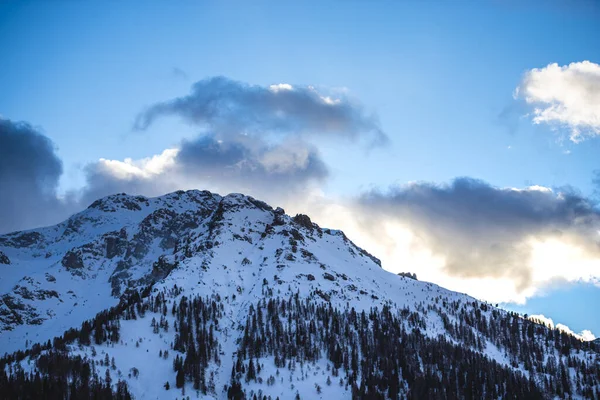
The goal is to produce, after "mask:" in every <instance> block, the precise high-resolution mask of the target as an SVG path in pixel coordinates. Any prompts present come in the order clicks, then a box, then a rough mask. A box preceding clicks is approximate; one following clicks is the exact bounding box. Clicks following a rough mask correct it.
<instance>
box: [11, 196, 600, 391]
mask: <svg viewBox="0 0 600 400" xmlns="http://www.w3.org/2000/svg"><path fill="white" fill-rule="evenodd" d="M407 267H408V266H407ZM407 269H409V268H407ZM0 271H1V272H0V296H1V297H0V335H1V336H0V354H2V353H4V352H12V351H16V350H24V349H26V348H30V347H31V345H32V344H33V343H45V342H47V341H48V340H50V339H52V338H54V337H55V336H59V335H62V333H63V332H64V331H65V330H67V329H69V328H78V327H80V326H81V324H82V323H83V322H84V321H86V320H90V319H92V318H93V317H94V316H95V315H96V314H97V313H99V312H101V311H103V310H106V309H109V308H110V307H113V306H116V305H117V304H119V301H120V299H122V298H126V294H127V293H131V290H132V289H142V288H151V289H152V291H151V293H152V296H153V297H152V298H154V296H159V297H160V296H162V297H160V298H164V301H165V304H168V307H169V311H170V307H174V305H175V304H180V302H181V301H182V299H183V298H184V297H185V298H186V299H193V298H198V299H205V301H207V302H210V301H213V302H214V304H215V305H214V306H213V308H215V307H216V308H218V309H219V313H218V314H219V315H218V317H216V316H215V317H214V320H212V321H211V322H210V323H208V322H207V324H208V325H205V326H204V327H205V328H206V329H208V327H209V326H210V329H211V335H212V336H211V337H212V338H213V339H214V340H215V343H217V344H218V349H219V351H218V354H217V355H215V356H214V357H215V361H214V362H211V363H209V364H208V366H207V367H206V375H207V376H210V378H207V379H206V380H207V381H208V382H210V385H209V386H210V387H209V389H210V390H208V391H207V390H201V391H196V390H194V388H193V384H192V383H190V382H187V383H185V385H184V387H183V391H184V392H185V391H186V389H187V393H188V395H190V394H193V395H192V396H191V397H193V398H195V397H196V396H200V397H204V396H206V397H207V398H213V397H216V398H226V397H227V390H226V388H227V387H228V386H229V385H231V383H232V372H231V371H232V367H234V365H235V364H236V362H237V361H236V360H238V359H239V354H238V352H239V351H240V345H241V343H243V341H244V340H245V339H244V338H246V339H247V336H248V334H247V331H248V328H247V327H245V325H246V324H247V320H248V318H249V315H250V316H251V315H253V313H254V312H256V310H257V309H261V301H265V299H288V298H290V296H296V297H297V298H300V299H310V301H311V304H324V305H327V306H328V307H329V306H331V308H332V309H335V310H340V311H343V310H346V311H347V312H350V311H351V310H352V309H353V310H354V311H356V312H358V313H360V312H362V311H365V312H367V313H369V312H370V311H371V310H373V309H375V308H377V310H383V309H391V310H394V313H398V315H400V316H402V315H403V316H404V317H405V319H406V321H404V322H401V323H402V324H404V325H405V327H406V329H407V330H414V329H417V330H418V333H419V335H420V334H423V335H424V337H425V338H431V339H436V338H438V337H439V336H440V335H442V336H444V337H445V339H444V340H447V341H448V342H449V343H450V344H452V345H457V346H459V345H460V346H467V347H469V348H471V349H472V350H474V351H476V352H477V353H479V354H482V355H483V356H485V357H487V358H488V359H490V360H493V361H494V362H497V363H498V364H499V365H501V366H504V367H505V368H507V369H510V370H514V371H518V372H519V373H522V374H523V376H524V377H525V378H526V379H532V380H535V379H534V378H535V377H536V376H537V375H535V374H534V372H533V371H534V370H533V369H532V368H531V367H530V366H529V365H527V362H526V359H525V358H522V357H521V358H519V357H518V356H517V355H516V354H514V348H515V347H514V346H513V345H510V344H506V345H505V344H503V342H502V341H501V340H500V339H498V337H499V335H496V336H494V335H493V334H488V332H487V325H488V324H490V326H491V324H492V321H495V320H498V319H506V320H507V321H509V320H510V318H511V317H510V316H509V315H508V314H507V313H506V312H504V311H501V310H497V309H495V308H494V307H491V306H489V305H487V304H483V303H480V302H477V301H475V300H474V299H472V298H470V297H469V296H467V295H464V294H460V293H455V292H451V291H448V290H445V289H443V288H441V287H439V286H437V285H434V284H431V283H426V282H420V281H417V280H415V279H410V278H407V277H401V276H397V275H394V274H391V273H389V272H387V271H385V270H384V269H382V268H381V265H380V262H379V260H378V259H377V258H375V257H374V256H372V255H370V254H369V253H368V252H366V251H365V250H362V249H360V248H358V247H357V246H355V245H354V244H353V243H352V242H351V241H350V240H349V239H348V238H347V237H346V236H345V235H344V233H343V232H341V231H337V230H332V229H324V228H321V227H319V226H318V225H316V224H314V223H313V222H312V221H311V220H310V218H309V217H307V216H304V215H297V216H295V217H290V216H288V215H286V214H285V213H284V211H283V210H282V209H280V208H277V209H273V208H272V207H270V206H269V205H267V204H265V203H263V202H261V201H258V200H255V199H253V198H251V197H248V196H244V195H241V194H230V195H228V196H224V197H222V196H219V195H217V194H213V193H210V192H206V191H187V192H183V191H179V192H175V193H171V194H168V195H165V196H162V197H157V198H146V197H142V196H128V195H125V194H119V195H114V196H109V197H106V198H103V199H101V200H98V201H96V202H95V203H94V204H92V205H91V206H90V207H89V208H88V209H86V210H85V211H83V212H81V213H79V214H76V215H74V216H72V217H71V218H69V219H68V220H67V221H65V222H63V223H61V224H59V225H56V226H53V227H48V228H43V229H37V230H32V231H26V232H17V233H13V234H9V235H4V236H0ZM157 301H158V300H157ZM165 310H166V309H165ZM265 310H266V308H265ZM354 311H352V312H354ZM265 312H266V311H265ZM303 312H305V313H306V311H303ZM412 313H414V314H412ZM134 314H135V312H134ZM138 314H140V315H137V316H136V318H135V319H133V318H123V320H121V322H120V332H121V333H120V338H119V340H118V341H110V340H108V341H103V342H102V343H101V344H98V345H96V346H91V345H87V344H85V343H83V344H82V343H80V344H79V345H76V344H73V345H72V346H71V347H70V352H71V354H73V355H77V354H79V355H82V356H84V357H87V358H88V359H91V360H93V361H94V362H95V363H96V365H98V363H101V364H100V365H103V361H102V360H104V359H105V358H106V357H107V356H109V358H111V359H112V358H114V368H113V367H111V368H112V370H113V371H114V372H113V375H114V374H118V376H119V379H121V380H123V381H124V382H127V386H128V388H129V390H130V392H131V393H132V394H133V395H134V396H135V397H137V398H161V399H162V398H177V397H180V396H181V389H178V390H165V389H164V384H165V383H166V382H170V384H171V386H172V387H173V388H174V387H175V381H176V373H175V372H174V368H173V363H174V360H175V357H176V355H177V354H178V351H176V350H173V343H176V342H177V340H178V339H177V335H180V334H181V332H180V331H176V330H175V329H164V324H166V325H167V326H170V327H174V326H177V325H178V324H177V318H178V317H177V316H176V315H175V313H174V312H173V313H171V312H168V313H161V312H160V310H151V309H150V310H148V311H143V312H141V313H140V312H138ZM411 315H412V317H411ZM409 317H410V318H409ZM399 318H400V319H401V320H402V318H401V317H399ZM153 319H154V321H161V324H160V326H161V327H160V329H158V328H157V327H156V326H157V324H158V322H156V323H154V322H152V323H151V321H152V320H153ZM513 319H514V318H513ZM465 320H466V321H467V323H466V325H467V326H466V328H465V327H463V326H462V325H464V324H465ZM482 320H485V322H483V324H484V325H485V332H484V328H483V327H482V324H481V323H480V321H482ZM514 320H515V321H517V326H516V328H515V329H516V330H517V331H516V335H517V339H515V340H518V341H521V340H524V339H521V330H523V331H525V329H526V327H528V326H529V325H525V324H526V323H529V324H531V323H530V322H527V321H524V320H522V319H520V318H518V319H514ZM163 321H164V322H163ZM519 321H520V322H519ZM519 324H523V325H522V327H521V325H519ZM179 325H181V324H179ZM459 326H460V327H459ZM499 326H500V325H499ZM179 329H181V326H180V327H179ZM198 329H199V328H198ZM289 329H297V328H292V327H291V325H290V328H289ZM540 329H541V328H540ZM544 329H545V328H544ZM537 334H538V332H537V331H536V332H534V334H533V335H534V336H535V335H537ZM196 335H199V333H197V334H196ZM523 335H524V336H523V337H525V333H524V334H523ZM197 337H198V336H197ZM532 337H533V336H532ZM467 342H468V343H467ZM175 347H176V348H177V346H176V345H175ZM546 348H547V349H548V350H547V352H546V353H545V354H543V357H545V358H547V357H550V356H553V357H558V360H559V361H560V360H561V358H560V357H561V354H559V350H558V349H556V348H554V347H552V344H550V345H548V344H547V347H546ZM586 349H587V347H586ZM159 353H160V354H161V357H158V354H159ZM165 353H166V354H165ZM179 353H181V351H179ZM163 354H164V355H163ZM567 355H571V354H563V356H567ZM571 356H572V357H575V358H577V359H578V360H583V361H584V362H585V363H588V364H589V363H592V364H594V363H596V364H595V365H596V367H597V362H598V356H597V353H593V354H592V355H590V354H588V353H585V352H584V353H580V352H579V350H577V352H576V353H575V351H574V352H573V354H572V355H571ZM269 357H271V356H267V355H265V357H264V358H261V361H260V363H261V365H262V368H263V371H262V375H263V376H264V382H262V380H263V379H262V378H261V380H260V381H259V380H249V381H248V382H245V384H244V390H245V391H246V393H247V394H250V393H251V392H252V393H258V391H259V390H260V391H261V394H264V395H265V396H266V395H269V396H271V397H272V398H273V399H275V398H276V397H279V398H281V399H283V398H293V397H294V396H295V395H296V393H298V395H300V396H301V397H302V398H326V397H327V398H349V397H351V390H352V388H351V387H349V385H348V380H346V383H344V382H343V379H342V382H341V383H340V384H337V381H336V382H335V383H334V384H333V385H330V384H329V383H331V379H332V377H331V376H330V372H329V371H330V369H331V365H330V364H331V363H330V362H329V361H328V359H327V357H324V356H323V357H320V358H319V359H318V360H313V362H311V363H308V364H302V366H298V367H297V369H298V370H296V367H294V368H291V365H290V368H283V369H281V368H276V367H275V366H274V359H273V358H272V357H271V358H269ZM594 357H595V358H594ZM27 360H28V359H26V360H23V361H22V362H21V366H23V368H24V369H25V370H27V369H28V368H29V369H30V370H32V368H34V367H33V365H34V364H35V359H29V361H27ZM251 360H252V358H251V357H250V358H249V359H244V360H243V363H245V364H244V369H246V368H248V365H249V362H250V361H251ZM524 360H525V361H524ZM111 361H112V360H111ZM543 362H544V363H545V362H546V360H544V361H543ZM111 363H112V362H111ZM106 367H108V365H107V366H106ZM300 369H301V370H300ZM132 371H138V372H139V373H132ZM203 373H204V372H203ZM536 373H537V372H536ZM540 374H542V373H541V372H540ZM578 374H579V370H578V369H577V367H576V366H573V367H572V369H570V370H569V375H572V376H573V379H576V376H577V375H578ZM542 375H543V374H542ZM300 376H302V379H299V377H300ZM271 377H272V378H273V379H272V380H270V381H269V382H268V383H267V382H266V381H267V379H268V378H271ZM336 379H339V378H336ZM542 379H543V376H542ZM115 381H116V379H113V385H114V384H115V383H116V382H115ZM327 381H329V383H328V382H327ZM317 386H318V389H316V388H317ZM350 386H351V385H350ZM592 387H594V386H592ZM204 392H206V393H207V394H204ZM404 393H408V387H407V388H406V391H405V392H404Z"/></svg>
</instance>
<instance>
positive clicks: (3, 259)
mask: <svg viewBox="0 0 600 400" xmlns="http://www.w3.org/2000/svg"><path fill="white" fill-rule="evenodd" d="M0 264H7V265H8V264H10V259H9V258H8V256H7V255H6V254H4V253H3V252H1V251H0Z"/></svg>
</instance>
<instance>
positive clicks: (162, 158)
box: [98, 149, 179, 180]
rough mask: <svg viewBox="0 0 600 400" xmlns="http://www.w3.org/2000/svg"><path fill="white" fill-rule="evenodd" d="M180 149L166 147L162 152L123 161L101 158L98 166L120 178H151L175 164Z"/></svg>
mask: <svg viewBox="0 0 600 400" xmlns="http://www.w3.org/2000/svg"><path fill="white" fill-rule="evenodd" d="M177 153H179V149H166V150H164V151H163V152H162V153H160V154H157V155H154V156H152V157H147V158H143V159H141V160H133V159H131V158H126V159H125V160H123V161H119V160H109V159H105V158H101V159H100V160H98V168H102V169H103V170H104V171H106V172H107V173H109V174H110V175H112V176H114V177H116V178H118V179H124V180H127V179H132V178H146V179H147V178H151V177H152V176H155V175H160V174H162V173H164V172H165V171H166V170H168V169H169V168H172V167H173V166H174V165H175V158H176V157H177Z"/></svg>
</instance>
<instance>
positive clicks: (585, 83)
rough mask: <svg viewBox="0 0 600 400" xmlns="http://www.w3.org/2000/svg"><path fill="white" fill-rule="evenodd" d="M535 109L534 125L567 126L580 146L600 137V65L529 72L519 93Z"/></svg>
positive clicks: (553, 66) (554, 66) (582, 64)
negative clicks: (582, 142)
mask: <svg viewBox="0 0 600 400" xmlns="http://www.w3.org/2000/svg"><path fill="white" fill-rule="evenodd" d="M515 97H519V98H523V99H524V100H525V102H526V103H527V104H529V105H531V106H533V122H534V123H536V124H542V123H544V124H550V125H558V126H565V127H567V128H568V129H569V130H570V138H571V140H572V141H574V142H579V141H581V140H583V139H584V138H585V137H587V136H597V135H600V65H598V64H595V63H592V62H589V61H583V62H575V63H571V64H569V65H564V66H559V65H558V64H556V63H554V64H549V65H547V66H546V67H544V68H534V69H532V70H530V71H527V72H526V73H525V75H524V76H523V80H522V81H521V83H520V85H519V86H518V88H517V90H516V91H515Z"/></svg>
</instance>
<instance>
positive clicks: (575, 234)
mask: <svg viewBox="0 0 600 400" xmlns="http://www.w3.org/2000/svg"><path fill="white" fill-rule="evenodd" d="M355 210H356V211H355V215H357V218H359V219H360V220H361V227H362V229H363V230H364V231H365V232H371V234H372V235H378V236H379V237H380V241H385V240H386V239H384V238H383V236H385V235H386V233H385V232H386V229H387V231H388V232H389V226H390V224H395V225H396V226H397V227H398V232H401V231H402V230H404V231H405V232H408V233H407V235H408V236H409V238H410V242H411V244H410V246H411V248H410V250H411V251H414V252H417V251H419V250H424V251H426V252H429V253H430V255H431V259H432V263H434V262H437V263H438V267H439V268H438V269H436V270H435V271H436V273H438V274H439V273H441V274H444V275H446V276H448V277H449V278H459V279H472V280H483V279H493V280H499V281H504V282H505V283H510V285H507V287H508V291H507V288H502V291H503V292H505V293H504V297H503V296H502V294H501V293H498V291H497V290H496V293H495V295H496V296H497V297H496V298H495V300H498V301H509V300H517V299H518V298H521V300H522V296H529V295H532V294H533V293H535V291H536V290H537V289H539V288H540V287H543V286H544V285H548V284H549V283H551V282H553V281H554V280H560V279H567V280H579V279H583V280H587V281H594V282H598V279H600V265H598V264H597V262H595V261H594V260H597V259H598V258H599V256H600V247H599V240H598V239H599V238H600V237H599V234H598V232H599V229H600V214H599V212H598V211H597V210H596V209H595V208H594V207H593V204H592V203H591V202H590V201H588V200H587V199H585V198H583V197H581V196H579V195H577V194H575V193H571V192H561V193H555V192H553V191H552V190H550V189H547V188H542V187H531V188H527V189H521V190H518V189H507V188H497V187H493V186H490V185H489V184H487V183H485V182H482V181H479V180H474V179H470V178H460V179H456V180H454V181H453V182H452V183H451V184H449V185H434V184H431V183H412V184H409V185H405V186H400V187H393V188H391V189H390V190H389V191H388V192H385V193H382V192H378V191H371V192H368V193H366V194H364V195H363V196H361V197H360V198H359V199H358V200H357V201H356V205H355ZM401 236H402V235H401V234H396V235H395V237H396V238H397V239H396V241H401ZM389 243H392V245H395V244H394V239H393V238H392V239H389ZM548 256H549V257H548ZM590 260H591V261H590ZM560 263H564V264H563V265H560ZM416 272H419V271H416ZM428 278H429V279H432V278H433V279H435V277H433V276H431V277H428ZM499 281H498V282H499ZM472 282H473V281H472ZM500 287H501V286H498V287H497V289H498V288H500ZM471 293H473V292H471ZM473 294H475V293H473ZM476 295H480V296H481V297H483V298H488V299H491V297H492V296H491V294H490V293H481V294H476ZM511 297H513V298H511Z"/></svg>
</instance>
